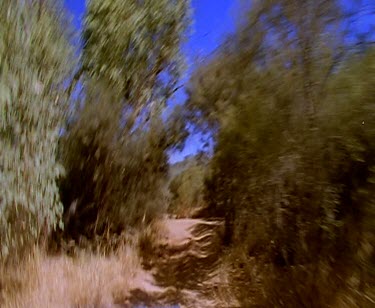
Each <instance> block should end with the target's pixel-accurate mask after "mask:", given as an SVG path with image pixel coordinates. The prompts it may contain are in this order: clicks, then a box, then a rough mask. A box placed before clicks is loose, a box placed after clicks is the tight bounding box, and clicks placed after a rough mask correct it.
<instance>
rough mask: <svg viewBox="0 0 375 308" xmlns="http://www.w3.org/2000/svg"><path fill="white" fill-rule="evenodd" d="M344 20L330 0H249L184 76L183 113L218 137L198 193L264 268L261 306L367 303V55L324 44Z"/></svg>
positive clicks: (370, 127) (245, 253)
mask: <svg viewBox="0 0 375 308" xmlns="http://www.w3.org/2000/svg"><path fill="white" fill-rule="evenodd" d="M301 16H304V18H300V17H301ZM343 16H344V14H343V13H342V12H341V11H340V9H339V6H338V5H337V3H336V2H335V1H306V2H304V4H303V5H301V4H300V3H299V4H297V2H295V1H265V2H256V3H255V4H254V6H253V7H252V10H251V12H250V14H249V16H248V17H247V18H248V19H247V20H245V21H244V24H243V25H242V26H241V27H240V29H239V31H238V33H237V34H236V35H234V36H233V37H231V38H229V39H228V44H227V45H226V46H224V47H223V48H222V49H221V50H219V51H218V53H217V55H216V56H215V57H214V58H213V59H211V60H210V61H209V62H208V63H206V64H205V66H203V67H201V68H199V70H198V71H197V72H196V74H195V75H194V76H193V78H192V81H191V86H190V90H189V92H190V99H189V102H188V104H187V108H188V112H189V114H188V116H190V117H191V119H193V121H194V122H195V124H198V126H199V127H203V128H204V129H209V130H211V131H212V132H213V137H214V139H215V141H216V147H215V152H214V157H213V160H212V162H211V172H210V176H209V177H208V179H207V184H206V200H207V202H208V203H209V205H210V209H211V213H212V215H215V216H216V215H221V216H222V217H224V218H225V222H226V241H227V243H228V244H229V245H231V248H232V250H233V251H240V254H236V255H235V257H236V259H238V258H239V256H240V258H241V259H243V260H244V262H245V263H250V260H251V259H252V258H254V257H255V258H256V259H257V264H258V265H259V264H263V267H262V270H263V280H262V287H263V292H260V293H259V294H258V300H259V299H260V302H262V303H261V305H265V306H267V307H268V306H270V307H271V306H272V307H280V306H284V307H301V306H313V307H315V306H314V305H316V307H328V306H329V305H330V304H332V303H333V301H334V300H335V299H336V296H337V295H338V294H339V293H340V292H346V293H348V294H350V296H351V297H352V298H353V300H354V302H356V303H358V304H359V303H362V304H363V305H365V304H367V305H368V304H369V301H368V299H366V296H367V295H366V292H368V291H369V289H368V287H366V285H371V284H372V283H373V273H374V268H375V264H374V263H373V261H372V258H373V254H374V250H373V248H371V247H373V241H374V237H373V235H372V234H373V231H374V230H373V228H374V225H375V223H374V218H375V217H374V205H375V204H374V203H375V199H374V196H373V193H372V192H373V191H374V189H375V187H374V180H373V179H374V165H375V160H374V153H375V143H374V140H375V138H374V137H375V135H374V132H375V126H374V123H373V121H372V120H371V119H373V118H374V115H375V109H374V101H373V97H374V90H373V89H374V76H375V71H374V60H375V58H374V53H373V51H367V53H366V54H365V55H363V54H359V55H354V54H353V53H352V49H351V48H350V46H346V45H345V44H344V40H341V41H339V40H335V41H333V40H332V39H331V38H332V37H333V36H334V35H338V36H337V37H338V38H341V39H342V38H344V36H345V33H342V32H341V30H342V29H343V27H341V25H344V24H345V23H346V21H345V20H344V17H343ZM312 25H313V26H314V27H311V26H312ZM339 25H340V26H339ZM339 29H340V31H339ZM290 31H292V32H293V33H296V36H288V35H287V34H288V33H290ZM307 34H308V35H307ZM271 39H272V44H270V40H271ZM289 40H290V41H289ZM322 46H324V48H323V47H322ZM197 116H200V118H198V120H196V119H197V118H196V117H197ZM371 243H372V244H371ZM252 273H253V272H252V271H249V272H246V273H245V274H244V278H243V279H245V282H246V280H247V282H249V281H250V279H251V278H252V277H253V276H252V275H253V274H252ZM365 273H366V274H365ZM367 273H368V274H367ZM350 277H351V279H353V277H355V279H356V281H358V283H356V282H354V283H353V281H352V280H350V279H349V278H350ZM245 285H247V284H246V283H245ZM262 294H263V295H264V296H263V295H262ZM245 300H249V302H244V303H243V304H244V305H249V303H250V302H251V303H252V304H253V302H252V299H245ZM313 303H314V305H313Z"/></svg>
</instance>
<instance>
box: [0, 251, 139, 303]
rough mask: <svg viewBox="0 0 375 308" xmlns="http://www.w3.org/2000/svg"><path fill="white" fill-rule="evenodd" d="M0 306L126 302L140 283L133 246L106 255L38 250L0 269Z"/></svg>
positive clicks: (136, 257) (137, 261)
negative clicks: (21, 260) (73, 255)
mask: <svg viewBox="0 0 375 308" xmlns="http://www.w3.org/2000/svg"><path fill="white" fill-rule="evenodd" d="M0 271H1V272H0V274H1V277H0V282H1V301H0V306H1V307H5V308H8V307H9V308H13V307H28V308H33V307H110V306H112V305H114V304H125V303H126V301H127V299H128V298H129V292H130V290H131V289H132V288H134V287H136V285H137V284H142V275H143V271H142V269H141V266H140V262H139V257H138V255H137V252H136V249H135V248H134V247H131V246H126V247H122V248H121V249H118V251H116V252H114V253H112V254H111V255H109V256H103V255H94V254H92V253H91V254H88V253H84V252H82V253H80V254H79V255H78V256H76V257H74V258H72V257H68V256H66V255H61V256H57V257H51V256H46V255H45V254H44V253H42V252H41V251H40V250H36V251H35V252H34V253H33V255H32V256H31V257H30V258H28V259H27V260H25V261H23V263H22V264H20V265H18V266H7V267H6V266H2V267H1V269H0Z"/></svg>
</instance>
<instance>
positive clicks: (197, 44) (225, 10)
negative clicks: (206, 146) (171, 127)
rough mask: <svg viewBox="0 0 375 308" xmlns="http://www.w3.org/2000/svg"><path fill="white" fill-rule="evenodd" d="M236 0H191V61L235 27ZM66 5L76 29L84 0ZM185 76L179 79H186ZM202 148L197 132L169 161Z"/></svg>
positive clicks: (188, 46) (177, 99) (181, 99)
mask: <svg viewBox="0 0 375 308" xmlns="http://www.w3.org/2000/svg"><path fill="white" fill-rule="evenodd" d="M236 3H237V1H236V0H192V6H193V22H194V23H193V33H192V34H191V35H190V37H189V39H188V41H187V43H186V44H185V45H184V48H183V50H184V53H185V55H186V56H187V59H188V63H189V65H190V69H189V71H191V68H192V67H193V63H194V62H195V61H196V60H197V59H200V58H204V57H205V56H207V55H209V54H210V53H211V52H212V51H214V50H215V49H216V47H217V46H218V45H219V44H220V42H221V40H222V38H223V36H224V35H225V34H226V33H229V32H231V31H233V30H234V25H235V20H234V11H235V8H234V7H235V4H236ZM65 6H66V8H67V9H68V10H69V11H70V13H71V14H72V15H73V18H74V24H75V26H76V27H77V29H80V28H81V24H82V16H83V14H84V10H85V0H65ZM187 79H188V76H185V78H184V79H183V80H182V83H184V82H186V80H187ZM184 100H185V96H184V93H183V90H181V91H180V92H179V93H177V94H176V96H175V98H174V101H175V102H177V103H183V102H184ZM200 148H201V142H200V136H197V135H192V136H191V137H190V138H189V139H188V140H187V143H186V147H185V149H184V150H183V151H182V152H177V153H173V154H171V157H170V161H171V162H176V161H179V160H181V159H183V158H184V157H185V156H186V155H189V154H193V153H195V152H196V151H197V150H198V149H200Z"/></svg>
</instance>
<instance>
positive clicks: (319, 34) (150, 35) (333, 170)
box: [0, 0, 375, 307]
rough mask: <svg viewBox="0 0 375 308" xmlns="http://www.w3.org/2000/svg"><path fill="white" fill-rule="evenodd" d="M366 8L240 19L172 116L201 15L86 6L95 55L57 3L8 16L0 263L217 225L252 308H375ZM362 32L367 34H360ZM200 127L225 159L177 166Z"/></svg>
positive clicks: (2, 78) (16, 5) (265, 10)
mask: <svg viewBox="0 0 375 308" xmlns="http://www.w3.org/2000/svg"><path fill="white" fill-rule="evenodd" d="M56 3H57V4H56ZM249 4H250V5H249ZM350 4H352V5H350ZM354 4H355V5H354ZM370 4H371V3H370V2H368V1H357V0H353V1H347V2H346V4H345V5H344V4H343V3H342V1H339V0H305V1H302V2H301V1H297V0H263V1H249V2H246V3H244V9H243V14H242V15H241V16H240V21H239V24H238V27H237V29H236V31H235V32H234V33H233V34H232V35H230V36H228V37H226V39H225V41H224V43H223V44H222V46H221V47H220V48H219V49H218V50H217V51H216V52H215V53H214V55H213V56H211V57H210V58H209V59H206V60H205V61H204V62H203V63H202V64H200V66H199V67H196V69H195V71H194V73H193V75H192V76H191V79H190V82H189V84H188V85H187V87H186V88H187V89H186V90H187V93H188V100H187V102H186V104H185V105H184V106H179V107H176V109H175V111H174V112H172V113H170V116H169V117H166V116H165V115H166V113H165V110H166V106H167V103H168V102H169V100H170V98H171V97H172V96H173V95H174V93H175V92H176V90H177V89H178V88H179V84H178V83H179V81H180V79H181V76H182V74H183V71H184V68H185V62H184V58H183V53H182V51H181V46H182V43H183V42H184V40H185V38H186V33H187V30H188V28H189V24H190V11H189V10H190V1H189V0H158V1H155V0H144V1H138V0H126V1H125V0H90V1H88V4H87V11H86V13H85V17H84V25H83V34H82V37H81V38H80V42H81V43H82V47H83V48H82V51H79V50H76V48H75V45H74V44H73V41H74V38H75V37H74V33H73V31H71V30H70V28H69V26H68V25H69V22H68V20H67V17H66V16H65V14H64V11H63V8H62V6H61V5H59V4H58V1H52V0H29V1H21V0H3V1H1V2H0V26H1V27H0V70H1V74H0V110H1V114H0V147H1V151H0V260H1V261H3V260H8V259H12V260H16V259H17V258H18V257H19V256H21V255H23V254H24V253H25V252H26V251H27V249H30V248H31V247H33V246H34V245H35V244H38V243H40V242H41V240H43V239H44V240H49V241H52V242H53V241H55V242H58V243H60V241H63V240H70V239H74V240H75V241H76V242H78V241H79V240H80V239H83V238H86V239H88V240H93V239H94V238H96V237H97V236H99V237H100V236H103V235H104V234H109V235H110V236H114V235H116V234H121V233H124V232H125V233H126V232H128V231H129V230H130V229H134V228H137V227H140V226H144V225H145V224H148V223H149V222H151V221H152V220H154V219H155V218H158V217H161V216H162V215H163V214H165V213H167V212H168V211H169V213H172V214H177V216H180V217H188V216H196V215H204V216H207V217H210V218H212V217H215V218H217V217H219V218H222V219H223V220H224V221H225V235H224V246H225V254H223V260H224V261H223V262H229V263H230V264H231V265H232V267H233V268H234V269H235V271H234V273H235V274H234V275H233V277H231V279H232V280H231V283H232V284H233V289H234V290H235V291H236V292H235V293H236V296H237V297H238V299H239V301H240V302H241V304H242V305H243V306H244V307H249V306H252V305H254V306H257V307H332V306H335V305H336V306H345V305H347V306H349V307H357V306H361V307H370V306H371V304H373V303H374V301H373V299H372V297H373V296H374V294H375V291H374V285H375V277H374V275H375V264H374V260H375V250H374V247H375V236H374V234H375V230H374V228H375V217H374V215H375V195H374V191H375V122H374V119H375V101H374V99H375V49H374V47H373V42H374V34H373V27H374V25H373V24H371V22H373V21H371V19H370V18H371V17H372V18H373V17H374V15H375V12H374V9H373V7H372V6H371V5H370ZM364 15H367V18H368V20H369V22H368V24H369V27H365V28H363V29H358V28H356V24H357V21H358V19H360V18H363V16H364ZM371 27H372V28H371ZM189 125H193V126H194V127H195V128H196V130H197V131H198V132H199V133H204V134H208V136H209V137H210V138H211V139H212V141H213V144H214V150H213V153H206V154H203V155H198V156H196V157H190V158H188V159H187V160H186V161H185V162H183V163H179V164H176V165H174V166H171V167H170V166H169V165H168V153H170V152H171V151H173V150H176V149H180V148H181V147H182V146H183V144H184V140H185V139H186V137H187V128H189ZM197 209H199V210H201V209H204V211H199V212H197V211H196V210H197ZM150 230H151V229H150ZM149 232H153V231H149ZM153 236H155V234H153ZM150 238H152V237H150ZM150 238H147V239H150ZM149 246H150V247H151V245H149ZM150 247H149V248H150ZM25 255H27V254H25ZM343 294H344V295H343ZM338 298H340V300H341V302H337V299H338Z"/></svg>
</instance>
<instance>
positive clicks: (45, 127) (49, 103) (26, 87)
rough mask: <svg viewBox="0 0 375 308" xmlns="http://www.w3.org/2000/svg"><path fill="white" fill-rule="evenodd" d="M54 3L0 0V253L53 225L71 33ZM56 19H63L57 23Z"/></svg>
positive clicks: (17, 251) (14, 250)
mask: <svg viewBox="0 0 375 308" xmlns="http://www.w3.org/2000/svg"><path fill="white" fill-rule="evenodd" d="M65 21H66V19H65V17H64V16H63V14H62V13H61V7H60V5H58V2H57V3H56V2H55V1H37V0H32V1H14V0H12V1H8V0H5V1H1V3H0V63H1V64H0V67H1V74H0V87H1V88H0V89H1V91H0V110H1V117H0V148H1V151H0V182H1V184H0V242H1V251H0V252H1V256H3V257H6V256H8V255H11V256H12V258H16V257H17V256H19V255H22V251H23V248H25V247H26V246H28V245H30V244H33V243H35V241H36V240H37V239H38V238H39V237H40V236H41V233H42V231H43V230H44V231H43V232H47V234H48V233H49V231H50V230H51V229H53V228H56V227H57V226H58V225H60V226H61V215H62V211H63V208H62V204H61V203H60V199H59V195H58V187H57V183H56V180H57V179H58V177H59V176H60V175H61V172H62V168H61V165H60V164H58V163H57V161H56V154H57V152H56V150H57V145H58V139H59V128H60V127H61V124H62V121H63V120H64V115H65V111H66V108H67V101H68V95H67V93H66V91H65V86H64V83H65V81H66V80H67V79H68V78H69V76H70V75H71V73H72V68H73V66H74V59H73V48H72V46H71V45H70V39H71V37H70V35H71V32H70V31H69V29H68V28H67V27H66V25H65ZM63 24H64V25H63Z"/></svg>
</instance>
